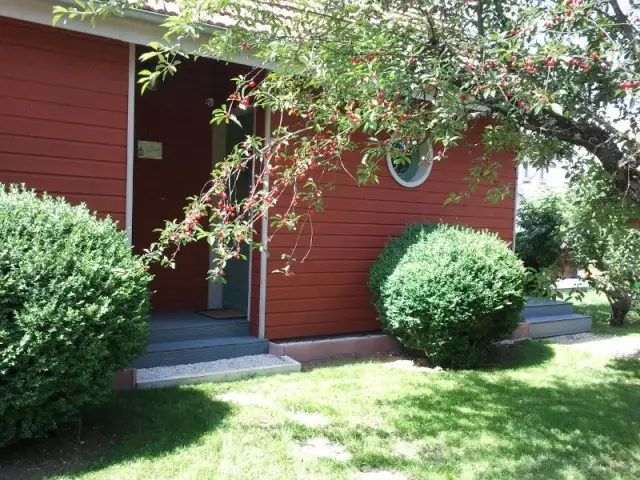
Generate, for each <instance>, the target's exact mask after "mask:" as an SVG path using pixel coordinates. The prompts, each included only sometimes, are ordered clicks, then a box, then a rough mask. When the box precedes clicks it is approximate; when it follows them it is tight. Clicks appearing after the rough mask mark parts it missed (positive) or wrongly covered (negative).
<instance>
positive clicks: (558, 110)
mask: <svg viewBox="0 0 640 480" xmlns="http://www.w3.org/2000/svg"><path fill="white" fill-rule="evenodd" d="M550 107H551V110H553V113H555V114H556V115H563V114H564V108H563V107H562V105H560V104H559V103H552V104H550Z"/></svg>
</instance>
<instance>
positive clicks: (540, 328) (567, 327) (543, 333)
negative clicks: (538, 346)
mask: <svg viewBox="0 0 640 480" xmlns="http://www.w3.org/2000/svg"><path fill="white" fill-rule="evenodd" d="M525 321H526V323H527V324H528V326H529V336H530V337H531V338H545V337H555V336H558V335H571V334H574V333H584V332H590V331H591V317H589V316H587V315H579V314H577V313H572V314H568V315H550V316H544V317H530V318H527V319H526V320H525Z"/></svg>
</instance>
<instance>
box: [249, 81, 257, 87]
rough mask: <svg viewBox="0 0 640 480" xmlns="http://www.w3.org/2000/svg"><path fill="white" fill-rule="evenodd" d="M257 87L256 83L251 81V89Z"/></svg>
mask: <svg viewBox="0 0 640 480" xmlns="http://www.w3.org/2000/svg"><path fill="white" fill-rule="evenodd" d="M255 86H256V82H254V81H253V80H251V81H250V82H249V87H251V88H254V87H255Z"/></svg>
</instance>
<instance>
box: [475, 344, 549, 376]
mask: <svg viewBox="0 0 640 480" xmlns="http://www.w3.org/2000/svg"><path fill="white" fill-rule="evenodd" d="M554 356H555V350H554V349H553V348H552V347H551V346H549V345H548V344H546V343H544V342H540V341H534V340H522V341H519V342H515V343H513V344H502V345H495V346H493V347H492V348H491V350H490V352H489V356H488V358H487V360H486V362H485V364H484V365H483V368H482V370H489V371H491V370H517V369H523V368H531V367H536V366H539V365H542V364H544V363H547V362H549V361H551V360H553V357H554Z"/></svg>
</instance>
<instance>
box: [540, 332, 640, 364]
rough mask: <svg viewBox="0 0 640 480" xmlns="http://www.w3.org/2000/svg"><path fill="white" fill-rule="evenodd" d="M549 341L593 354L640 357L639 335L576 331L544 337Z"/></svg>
mask: <svg viewBox="0 0 640 480" xmlns="http://www.w3.org/2000/svg"><path fill="white" fill-rule="evenodd" d="M545 341H547V342H549V343H560V344H563V345H569V346H570V347H571V348H575V349H577V350H582V351H584V352H589V353H592V354H594V355H600V356H604V357H615V358H637V359H640V336H637V335H630V336H626V337H614V336H611V335H602V334H597V333H578V334H575V335H562V336H560V337H553V338H548V339H545Z"/></svg>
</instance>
